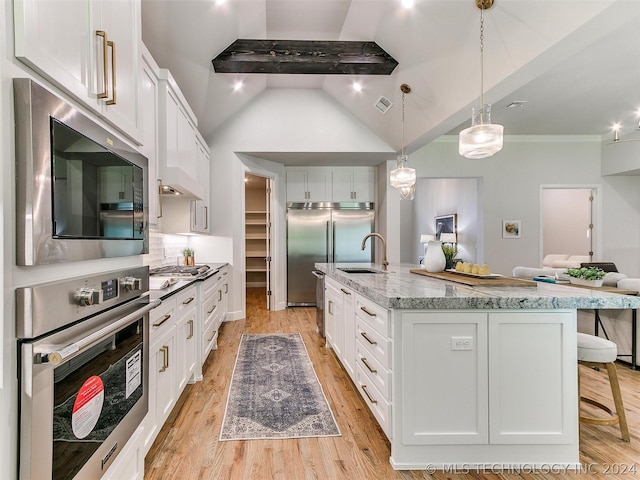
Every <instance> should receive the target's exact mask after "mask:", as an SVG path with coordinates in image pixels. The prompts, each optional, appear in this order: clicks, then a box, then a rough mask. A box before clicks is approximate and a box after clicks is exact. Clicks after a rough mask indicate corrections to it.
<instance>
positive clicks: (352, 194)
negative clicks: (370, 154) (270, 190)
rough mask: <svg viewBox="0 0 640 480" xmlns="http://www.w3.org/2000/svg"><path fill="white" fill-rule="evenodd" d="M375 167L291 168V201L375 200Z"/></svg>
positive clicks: (289, 185) (289, 198) (289, 175)
mask: <svg viewBox="0 0 640 480" xmlns="http://www.w3.org/2000/svg"><path fill="white" fill-rule="evenodd" d="M374 200H375V169H374V168H372V167H352V168H347V167H311V168H306V169H303V168H297V167H291V168H287V202H373V201H374Z"/></svg>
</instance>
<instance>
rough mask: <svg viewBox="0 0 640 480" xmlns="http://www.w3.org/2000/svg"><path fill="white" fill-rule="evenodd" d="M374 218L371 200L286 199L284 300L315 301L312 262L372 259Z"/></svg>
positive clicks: (295, 303) (302, 303) (307, 303)
mask: <svg viewBox="0 0 640 480" xmlns="http://www.w3.org/2000/svg"><path fill="white" fill-rule="evenodd" d="M374 219H375V212H374V210H373V203H356V202H344V203H330V202H318V203H288V204H287V304H288V305H289V306H314V305H315V304H316V277H315V276H314V275H313V273H312V272H313V270H314V264H315V263H370V262H373V258H374V249H373V248H374V247H373V245H372V243H373V242H371V241H367V243H366V246H365V249H364V250H361V249H360V246H361V244H362V239H363V238H364V237H365V236H366V235H367V234H368V233H371V232H373V228H374Z"/></svg>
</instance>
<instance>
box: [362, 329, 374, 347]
mask: <svg viewBox="0 0 640 480" xmlns="http://www.w3.org/2000/svg"><path fill="white" fill-rule="evenodd" d="M360 335H362V336H363V337H364V339H365V340H366V341H367V342H369V343H370V344H371V345H377V344H378V342H376V341H374V340H371V339H370V338H369V337H368V336H367V332H360Z"/></svg>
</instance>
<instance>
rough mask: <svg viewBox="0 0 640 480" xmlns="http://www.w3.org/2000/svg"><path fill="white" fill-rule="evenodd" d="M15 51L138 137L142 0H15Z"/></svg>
mask: <svg viewBox="0 0 640 480" xmlns="http://www.w3.org/2000/svg"><path fill="white" fill-rule="evenodd" d="M14 24H15V29H14V40H15V56H16V58H18V59H19V60H21V61H23V62H24V63H26V64H27V65H29V66H30V67H32V68H33V69H35V70H36V71H38V72H39V73H41V74H42V75H44V76H45V77H46V78H47V79H48V80H50V81H52V82H53V83H55V84H56V85H58V86H59V87H60V88H62V89H64V90H65V91H66V92H68V93H69V94H70V95H72V96H74V97H75V98H76V99H77V100H79V101H80V102H82V103H83V104H84V105H86V106H87V107H88V108H90V109H92V110H93V111H94V112H96V113H98V114H99V115H101V116H103V117H104V118H105V119H107V120H108V121H109V122H110V123H111V124H112V125H113V126H115V127H116V128H118V129H119V130H120V131H122V132H123V133H125V134H126V135H127V136H129V137H130V138H131V139H133V140H134V141H136V142H137V143H140V142H141V138H140V136H141V132H140V115H139V110H138V74H139V63H140V51H139V42H140V39H141V23H140V1H139V0H121V1H118V2H114V1H108V0H104V1H100V0H78V1H69V0H20V1H15V2H14Z"/></svg>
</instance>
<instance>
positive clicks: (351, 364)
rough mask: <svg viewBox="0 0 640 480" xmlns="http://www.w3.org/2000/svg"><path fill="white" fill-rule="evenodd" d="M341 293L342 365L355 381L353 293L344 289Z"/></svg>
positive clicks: (341, 288) (342, 288)
mask: <svg viewBox="0 0 640 480" xmlns="http://www.w3.org/2000/svg"><path fill="white" fill-rule="evenodd" d="M340 290H341V291H342V318H343V324H344V329H343V332H344V346H343V349H342V364H343V365H344V368H345V370H346V371H347V373H348V374H349V376H350V377H351V380H354V381H355V378H356V315H355V311H354V301H353V292H352V291H351V290H349V289H347V288H345V287H340Z"/></svg>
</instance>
